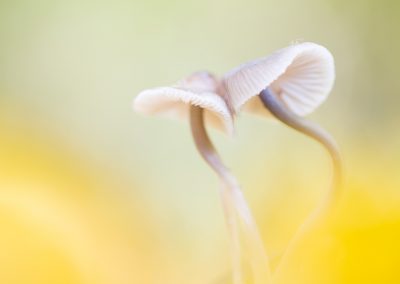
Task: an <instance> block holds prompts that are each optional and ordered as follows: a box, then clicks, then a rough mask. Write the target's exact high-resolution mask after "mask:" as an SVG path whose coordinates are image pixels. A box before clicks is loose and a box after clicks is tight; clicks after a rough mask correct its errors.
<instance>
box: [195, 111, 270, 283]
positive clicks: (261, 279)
mask: <svg viewBox="0 0 400 284" xmlns="http://www.w3.org/2000/svg"><path fill="white" fill-rule="evenodd" d="M203 115H204V112H203V109H202V108H200V107H196V106H191V108H190V126H191V130H192V135H193V139H194V141H195V144H196V147H197V150H198V151H199V152H200V155H201V156H202V157H203V158H204V160H205V161H206V162H207V164H208V165H209V166H210V167H211V168H212V169H213V170H214V171H215V172H216V174H217V175H218V177H219V178H220V179H221V181H222V184H223V187H222V192H221V198H222V203H223V207H224V213H225V218H226V222H227V226H228V231H229V234H230V238H231V246H232V248H231V249H232V260H233V282H234V283H235V284H236V283H242V273H241V252H240V230H239V227H238V223H237V221H236V216H239V217H240V219H241V220H242V224H243V225H244V237H245V240H246V244H247V246H248V248H249V253H250V263H251V266H252V271H253V276H254V283H260V284H261V283H262V284H264V283H269V281H270V269H269V262H268V258H267V256H266V254H265V250H264V246H263V243H262V239H261V237H260V234H259V232H258V229H257V225H256V223H255V221H254V219H253V217H252V214H251V212H250V209H249V207H248V205H247V203H246V200H245V199H244V196H243V194H242V192H241V190H240V186H239V184H238V182H237V180H236V178H235V177H234V176H233V175H232V174H231V172H230V171H229V170H228V168H226V167H225V165H224V164H223V163H222V161H221V159H220V157H219V155H218V153H217V151H216V150H215V148H214V146H213V144H212V142H211V140H210V138H209V136H208V134H207V131H206V129H205V126H204V117H203Z"/></svg>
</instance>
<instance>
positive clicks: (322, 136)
mask: <svg viewBox="0 0 400 284" xmlns="http://www.w3.org/2000/svg"><path fill="white" fill-rule="evenodd" d="M260 98H261V101H262V102H263V104H264V106H265V107H266V108H267V109H268V110H269V111H270V112H271V113H272V114H273V115H274V116H275V117H276V118H277V119H279V120H280V121H282V122H283V123H285V124H286V125H288V126H289V127H291V128H294V129H296V130H297V131H299V132H301V133H303V134H305V135H307V136H309V137H311V138H313V139H315V140H316V141H318V142H319V143H321V144H322V145H323V146H324V147H325V149H326V150H327V151H328V152H329V154H330V156H331V158H332V164H333V184H332V188H331V190H330V191H329V193H328V195H327V200H328V202H329V203H331V202H336V201H337V199H338V198H339V197H340V194H341V184H342V180H343V173H342V172H343V170H342V168H343V167H342V159H341V155H340V152H339V147H338V146H337V144H336V142H335V140H334V139H333V138H332V136H331V135H330V134H329V133H328V132H327V131H326V130H324V129H322V128H321V127H320V126H318V125H317V124H314V123H312V122H310V121H308V120H305V119H303V118H301V117H299V116H297V115H295V114H293V113H292V112H290V111H289V110H288V108H287V107H286V106H285V105H284V104H283V103H282V102H281V101H279V99H277V97H276V95H274V94H273V93H272V90H270V89H269V88H266V89H265V90H263V91H262V92H261V93H260Z"/></svg>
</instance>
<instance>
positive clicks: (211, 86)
mask: <svg viewBox="0 0 400 284" xmlns="http://www.w3.org/2000/svg"><path fill="white" fill-rule="evenodd" d="M221 90H223V89H221V86H220V80H218V79H217V78H216V77H214V76H213V75H211V74H210V73H208V72H196V73H194V74H192V75H191V76H189V77H186V78H184V79H183V80H180V81H178V82H177V83H176V84H175V85H173V86H171V87H160V88H154V89H149V90H145V91H142V92H141V93H140V94H139V95H138V96H137V97H136V98H135V100H134V105H133V106H134V109H135V110H136V111H137V112H141V113H144V114H160V115H164V116H167V117H175V118H184V119H185V118H186V119H189V120H190V126H191V131H192V136H193V139H194V141H195V144H196V147H197V150H198V151H199V152H200V154H201V156H202V157H203V158H204V160H205V161H206V162H207V164H208V165H209V166H210V167H211V168H212V169H213V170H214V171H215V172H216V173H217V175H218V177H219V178H220V180H221V181H222V185H223V186H222V190H221V199H222V204H223V208H224V213H225V218H226V223H227V226H228V231H229V234H230V238H231V250H232V262H233V263H232V266H233V282H234V283H235V284H239V283H242V275H241V252H240V235H239V234H240V233H239V232H240V231H239V227H238V226H239V225H240V224H242V225H243V226H244V237H245V239H246V241H247V243H248V245H249V250H250V262H251V265H252V269H253V273H254V278H255V279H257V281H258V282H256V283H267V282H268V281H269V278H270V271H269V264H268V260H267V257H266V254H265V253H264V248H263V244H262V241H261V238H260V235H259V232H258V230H257V226H256V223H255V221H254V219H253V217H252V214H251V212H250V209H249V208H248V205H247V203H246V201H245V199H244V197H243V194H242V192H241V190H240V187H239V184H238V182H237V181H236V178H235V177H234V176H233V175H232V174H231V173H230V171H229V170H228V168H227V167H226V166H225V165H224V164H223V163H222V161H221V159H220V157H219V155H218V154H217V152H216V150H215V148H214V146H213V144H212V142H211V140H210V138H209V136H208V134H207V132H206V129H205V125H204V124H205V123H207V124H209V125H211V126H214V127H216V128H218V129H220V130H222V131H224V132H225V133H227V134H230V135H232V133H233V129H234V127H233V115H232V113H231V111H230V110H229V108H228V106H227V103H226V102H225V96H223V94H222V91H221ZM237 216H238V217H239V218H240V220H241V223H238V222H237V220H236V217H237Z"/></svg>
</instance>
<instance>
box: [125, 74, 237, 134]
mask: <svg viewBox="0 0 400 284" xmlns="http://www.w3.org/2000/svg"><path fill="white" fill-rule="evenodd" d="M219 85H220V82H219V80H217V79H216V78H215V77H214V76H213V75H212V74H210V73H208V72H196V73H194V74H192V75H190V76H188V77H186V78H184V79H182V80H180V81H178V82H177V83H176V84H175V85H173V86H170V87H158V88H153V89H148V90H144V91H142V92H140V93H139V95H138V96H137V97H136V98H135V100H134V102H133V108H134V110H135V111H137V112H140V113H143V114H147V115H152V114H159V115H162V116H164V117H170V118H181V119H188V118H189V113H190V106H198V107H201V108H203V109H204V119H205V123H206V124H207V125H211V126H214V127H216V128H217V129H220V130H222V131H224V132H226V133H228V134H229V135H232V133H233V117H232V114H231V112H230V111H229V108H228V106H227V104H226V103H225V100H224V98H223V96H222V95H219V94H218V91H217V89H219Z"/></svg>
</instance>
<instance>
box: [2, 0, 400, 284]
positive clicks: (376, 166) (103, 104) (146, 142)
mask: <svg viewBox="0 0 400 284" xmlns="http://www.w3.org/2000/svg"><path fill="white" fill-rule="evenodd" d="M298 41H299V42H301V41H312V42H316V43H319V44H322V45H324V46H326V47H327V48H328V49H329V50H330V51H331V52H332V53H333V55H334V57H335V61H336V71H337V78H336V84H335V87H334V90H333V92H332V94H331V96H330V97H329V99H328V100H327V101H326V102H325V103H324V104H323V105H322V107H320V108H319V109H318V110H317V111H316V112H315V113H313V114H312V115H311V116H310V117H309V118H310V119H312V120H314V121H317V122H318V123H319V124H321V125H322V126H323V127H325V128H326V129H328V130H329V131H330V132H331V133H332V134H333V136H334V137H336V139H337V141H338V143H339V144H340V146H341V148H342V152H343V156H344V159H345V163H346V170H347V185H346V188H345V189H346V190H345V195H344V199H343V203H342V205H341V208H340V210H339V212H338V214H337V215H335V216H334V217H332V218H327V219H326V220H323V221H322V222H321V223H319V224H315V226H314V230H313V231H312V232H311V233H310V234H308V235H307V236H304V238H303V240H302V242H301V244H299V246H298V248H297V249H296V250H295V251H294V252H293V255H292V256H291V258H290V261H289V262H288V263H287V265H286V266H285V267H284V268H283V270H282V272H281V275H279V277H278V282H279V283H296V284H299V283H307V284H310V283H328V284H329V283H400V274H399V272H398V263H400V244H399V239H400V192H399V191H400V131H399V123H400V112H399V111H398V108H399V106H400V94H399V93H400V80H399V79H398V73H399V72H398V66H399V63H400V53H399V50H400V4H399V2H398V1H395V0H384V1H374V0H352V1H343V0H301V1H289V0H279V1H278V0H263V1H261V0H246V1H244V0H230V1H228V0H220V1H214V0H203V1H193V0H185V1H183V0H169V1H161V0H148V1H139V0H133V1H125V0H114V1H94V0H79V1H76V0H71V1H50V0H44V1H28V0H13V1H7V0H2V1H1V2H0V228H1V234H0V283H5V284H6V283H119V284H123V283H151V284H152V283H171V284H177V283H194V284H196V283H202V284H203V283H229V269H230V268H229V265H230V261H229V251H228V245H227V233H226V230H225V224H224V220H223V214H222V210H221V207H220V202H219V196H218V186H219V184H218V180H217V178H216V177H215V176H214V174H213V173H212V172H211V170H210V169H209V168H208V167H207V166H206V165H205V163H204V162H203V161H202V160H201V158H200V156H199V155H198V153H197V152H196V151H195V147H194V145H193V143H192V139H191V136H190V131H189V127H188V125H187V124H185V123H182V122H176V121H168V120H164V119H160V118H153V117H152V118H147V117H143V116H140V115H138V114H135V113H134V112H133V111H132V107H131V105H132V100H133V98H134V97H135V96H136V94H138V93H139V92H140V91H141V90H143V89H146V88H150V87H155V86H163V85H169V84H171V83H174V82H175V81H176V80H178V79H180V78H181V77H184V76H186V75H188V74H190V73H192V72H193V71H197V70H209V71H212V72H214V73H215V74H217V75H222V74H223V73H225V72H227V71H228V70H230V69H231V68H233V67H235V66H237V65H239V64H241V63H243V62H245V61H247V60H251V59H254V58H257V57H262V56H266V55H268V54H269V53H271V52H273V51H274V50H276V49H279V48H282V47H285V46H287V45H289V44H291V43H293V42H298ZM236 132H237V133H236V137H235V138H234V139H230V138H228V137H225V136H224V135H222V134H220V133H218V132H214V131H213V132H211V135H212V138H213V140H214V141H215V143H216V146H217V148H218V149H219V151H220V153H221V155H222V156H223V158H224V160H225V161H226V163H227V164H228V165H229V166H230V168H231V169H232V171H233V172H234V173H235V174H236V176H237V177H238V179H239V180H240V182H241V184H242V186H243V190H244V193H245V196H246V198H247V200H248V202H249V204H250V206H251V208H252V209H253V212H254V214H255V217H256V219H257V223H258V224H259V225H260V228H261V232H262V237H263V240H264V243H265V246H266V247H267V250H268V254H269V256H270V257H271V261H272V265H273V266H275V265H276V263H277V261H278V260H279V258H280V256H281V254H282V252H283V250H284V248H285V247H286V245H287V243H288V240H289V239H290V237H291V236H293V234H294V232H295V231H296V228H297V227H298V226H299V225H300V224H301V222H302V220H304V219H305V217H306V216H307V214H308V213H309V212H310V211H311V210H312V209H313V208H314V207H315V206H316V205H317V203H318V201H319V200H320V198H321V196H322V195H323V193H324V192H326V190H327V188H328V187H329V178H330V174H331V173H330V170H331V169H330V161H329V157H328V156H327V154H326V153H325V152H324V150H323V149H322V148H321V147H320V145H318V144H316V143H314V142H313V141H311V140H310V139H308V138H306V137H304V136H302V135H301V134H299V133H296V132H294V131H292V130H290V129H288V128H286V127H285V126H283V125H282V124H279V123H272V122H271V121H268V120H267V119H265V118H260V117H255V116H251V115H248V114H242V115H241V116H240V117H239V119H238V120H237V131H236Z"/></svg>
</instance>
